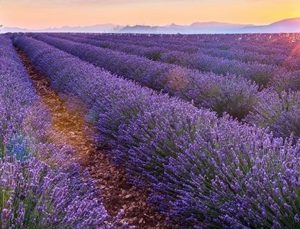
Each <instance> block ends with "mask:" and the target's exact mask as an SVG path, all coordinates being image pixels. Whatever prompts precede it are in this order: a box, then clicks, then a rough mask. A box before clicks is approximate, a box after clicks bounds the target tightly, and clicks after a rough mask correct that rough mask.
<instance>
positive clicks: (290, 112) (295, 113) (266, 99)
mask: <svg viewBox="0 0 300 229" xmlns="http://www.w3.org/2000/svg"><path fill="white" fill-rule="evenodd" d="M299 102H300V92H299V91H296V92H292V91H289V92H281V93H276V92H274V91H268V90H266V91H263V92H262V93H260V96H259V99H258V102H257V103H256V105H255V108H254V111H253V112H251V113H250V114H249V115H248V116H247V117H246V119H245V120H246V121H247V122H250V123H253V124H255V125H257V126H261V127H268V128H269V129H270V130H271V131H272V132H273V133H274V135H275V136H279V137H290V136H291V134H293V135H294V137H295V138H297V139H298V138H299V136H300V103H299Z"/></svg>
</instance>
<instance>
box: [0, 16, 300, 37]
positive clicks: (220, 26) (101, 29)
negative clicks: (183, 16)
mask: <svg viewBox="0 0 300 229" xmlns="http://www.w3.org/2000/svg"><path fill="white" fill-rule="evenodd" d="M1 32H2V33H6V32H85V33H156V34H157V33H170V34H176V33H182V34H211V33H218V34H223V33H291V32H300V18H291V19H285V20H281V21H278V22H274V23H272V24H269V25H247V24H233V23H223V22H196V23H193V24H191V25H176V24H171V25H167V26H148V25H135V26H119V25H113V24H103V25H93V26H76V27H71V26H64V27H61V28H47V29H40V30H29V29H24V28H13V27H3V28H2V30H1Z"/></svg>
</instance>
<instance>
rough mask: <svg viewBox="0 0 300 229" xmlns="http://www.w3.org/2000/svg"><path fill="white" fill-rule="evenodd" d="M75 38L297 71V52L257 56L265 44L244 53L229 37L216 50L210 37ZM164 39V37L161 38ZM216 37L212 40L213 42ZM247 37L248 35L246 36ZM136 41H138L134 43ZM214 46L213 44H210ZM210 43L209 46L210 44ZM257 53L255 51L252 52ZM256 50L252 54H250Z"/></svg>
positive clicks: (103, 36)
mask: <svg viewBox="0 0 300 229" xmlns="http://www.w3.org/2000/svg"><path fill="white" fill-rule="evenodd" d="M71 35H72V36H75V37H78V36H80V37H86V38H91V39H96V40H98V41H102V42H111V43H118V42H119V43H122V44H124V43H125V44H131V45H137V44H138V45H142V46H145V47H148V48H151V47H152V48H167V49H169V50H177V51H182V52H186V53H203V54H206V55H210V56H214V57H220V58H226V59H229V60H238V61H243V62H246V63H248V62H250V63H251V62H258V63H262V64H268V65H278V66H280V67H284V68H287V69H289V70H293V71H294V70H299V62H300V58H299V54H298V52H295V51H293V49H295V48H296V47H294V48H290V49H291V50H290V51H289V50H287V47H284V48H285V49H284V51H281V52H279V53H277V52H275V53H268V52H267V53H261V52H257V51H261V49H263V48H265V46H266V45H265V43H263V42H262V41H261V40H259V41H257V42H256V43H254V44H253V45H250V44H248V46H249V47H247V49H243V48H242V47H240V44H239V41H238V40H234V41H235V43H234V42H232V40H229V39H231V36H230V35H227V39H228V41H231V42H227V43H224V44H223V45H221V46H220V47H215V45H214V44H216V41H215V40H214V39H212V38H213V37H210V39H211V40H201V39H199V40H197V42H196V43H191V44H190V43H188V42H186V40H183V39H182V40H178V42H170V41H169V39H170V38H168V37H164V40H161V39H158V38H157V37H155V38H152V39H147V36H145V35H139V36H140V37H139V36H136V35H134V36H133V35H122V36H115V35H111V36H107V35H101V36H96V37H95V36H93V35H87V34H84V35H80V34H71ZM164 36H166V35H164ZM219 36H220V35H218V36H216V37H217V38H218V37H219ZM249 36H250V35H249ZM137 37H138V38H139V39H137ZM212 42H214V43H212ZM211 43H212V44H211ZM271 44H272V46H271V47H268V49H267V50H268V51H269V50H270V49H274V47H277V44H274V43H273V42H272V43H271ZM256 49H258V50H256ZM254 50H256V51H254Z"/></svg>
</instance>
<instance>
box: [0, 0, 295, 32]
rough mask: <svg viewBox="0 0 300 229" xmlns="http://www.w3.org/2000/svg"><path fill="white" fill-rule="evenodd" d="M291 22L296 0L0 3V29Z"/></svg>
mask: <svg viewBox="0 0 300 229" xmlns="http://www.w3.org/2000/svg"><path fill="white" fill-rule="evenodd" d="M293 17H300V1H299V0H165V1H163V0H152V1H150V0H86V1H84V0H65V1H62V0H38V1H37V0H35V1H33V0H0V24H3V25H4V26H10V27H12V26H18V27H25V28H30V29H40V28H46V27H61V26H65V25H69V26H84V25H95V24H106V23H113V24H118V25H134V24H147V25H166V24H170V23H176V24H190V23H193V22H196V21H222V22H233V23H246V24H248V23H249V24H267V23H271V22H274V21H277V20H281V19H284V18H293Z"/></svg>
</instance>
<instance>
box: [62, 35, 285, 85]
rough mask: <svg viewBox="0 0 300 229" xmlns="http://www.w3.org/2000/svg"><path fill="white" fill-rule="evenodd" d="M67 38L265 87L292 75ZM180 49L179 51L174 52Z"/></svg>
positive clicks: (224, 61)
mask: <svg viewBox="0 0 300 229" xmlns="http://www.w3.org/2000/svg"><path fill="white" fill-rule="evenodd" d="M65 38H66V39H68V40H72V41H75V42H80V43H87V44H90V45H94V46H97V47H103V46H104V47H108V48H110V49H113V50H116V51H122V52H125V53H129V54H134V55H138V56H141V57H146V58H149V59H151V60H155V61H161V62H163V63H169V64H176V65H180V66H183V67H187V68H191V69H197V70H199V71H201V72H213V73H215V74H218V75H228V74H232V75H237V76H242V77H244V78H246V79H249V80H252V81H254V82H255V83H257V84H258V85H259V86H261V87H266V86H270V85H271V84H272V82H273V81H275V80H276V81H278V80H279V79H280V78H279V77H278V76H285V75H288V74H289V73H288V72H287V70H286V69H284V68H280V67H277V66H275V65H264V64H259V63H244V62H240V61H236V60H228V59H225V58H223V57H213V56H209V55H206V54H203V53H202V51H200V52H197V53H194V54H191V53H184V52H180V51H177V50H178V49H177V48H170V47H167V49H166V48H164V49H162V48H160V46H162V45H158V46H157V48H150V49H149V48H143V47H141V46H138V45H126V44H125V45H124V44H122V42H121V43H119V44H116V42H112V43H109V44H107V43H106V44H104V43H103V42H101V41H95V40H93V39H89V38H79V37H76V36H75V37H74V36H68V35H67V36H65ZM172 50H176V51H172Z"/></svg>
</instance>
